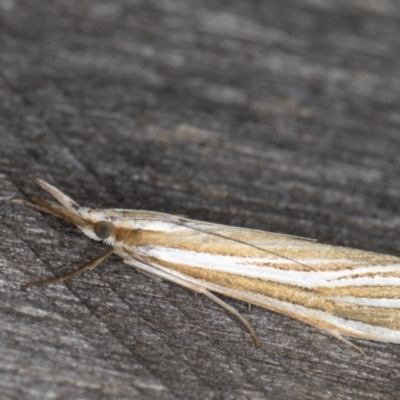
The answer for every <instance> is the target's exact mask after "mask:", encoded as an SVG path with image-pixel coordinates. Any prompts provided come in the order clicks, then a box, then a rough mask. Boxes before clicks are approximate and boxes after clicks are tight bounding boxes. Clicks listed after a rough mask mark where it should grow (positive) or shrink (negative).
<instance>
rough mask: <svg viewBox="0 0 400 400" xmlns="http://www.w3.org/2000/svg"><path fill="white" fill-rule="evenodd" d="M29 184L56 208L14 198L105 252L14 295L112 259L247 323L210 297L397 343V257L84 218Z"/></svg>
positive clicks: (98, 215) (115, 218) (269, 236)
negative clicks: (70, 226) (101, 245)
mask: <svg viewBox="0 0 400 400" xmlns="http://www.w3.org/2000/svg"><path fill="white" fill-rule="evenodd" d="M36 182H37V183H38V184H39V185H40V186H41V187H42V188H43V189H44V190H46V191H47V192H49V193H50V194H51V195H53V196H54V198H55V199H57V200H58V201H59V203H61V205H58V204H56V203H53V202H49V201H47V200H43V199H41V198H36V197H35V198H33V200H32V201H33V202H32V203H31V202H27V201H24V200H20V199H16V200H14V201H15V202H17V203H22V204H25V205H28V206H30V207H33V208H35V209H36V210H39V211H42V212H46V213H50V214H53V215H55V216H57V217H60V218H62V219H64V220H67V221H69V222H72V223H73V224H75V225H76V226H77V227H78V228H80V229H81V230H82V232H83V233H84V234H85V235H86V236H88V237H89V238H91V239H94V240H99V241H103V242H104V243H105V244H107V245H108V246H109V247H108V249H107V250H106V251H105V252H104V253H103V254H101V255H99V256H98V257H96V258H95V259H94V260H92V261H90V262H89V263H88V264H86V265H84V266H83V267H81V268H78V269H77V270H75V271H72V272H70V273H69V274H67V275H65V276H62V277H59V278H50V279H46V280H43V281H38V282H31V283H27V284H25V285H23V286H22V289H23V290H26V289H28V288H30V287H32V286H42V285H47V284H49V283H56V282H63V281H66V280H67V279H70V278H72V277H74V276H77V275H79V274H81V273H82V272H84V271H87V270H92V269H94V268H96V267H97V266H98V265H99V264H100V263H101V262H102V261H103V260H105V259H106V258H107V257H108V256H110V255H111V254H117V255H118V256H120V257H121V258H122V259H123V260H124V262H125V263H126V264H128V265H130V266H132V267H134V268H135V269H136V270H137V271H139V272H141V273H143V274H145V275H147V276H150V277H152V278H157V279H162V280H167V281H171V282H175V283H177V284H178V285H181V286H183V287H185V288H188V289H191V290H193V291H195V292H197V293H202V294H204V295H205V296H207V297H208V298H210V299H211V300H213V301H215V302H216V303H217V304H219V305H220V306H222V307H224V308H225V309H226V310H228V311H229V312H231V313H232V314H234V315H235V316H236V317H237V318H238V319H239V320H240V321H241V322H242V323H243V324H244V325H245V326H246V328H247V329H248V331H249V332H250V334H251V336H252V337H253V340H254V343H255V344H256V346H258V345H259V341H258V338H257V335H256V333H255V332H254V330H253V328H252V327H251V325H250V324H249V322H248V321H247V320H246V319H245V318H244V317H243V316H242V315H241V314H240V313H239V312H238V311H237V310H236V309H234V308H233V307H231V306H230V305H228V304H227V303H225V302H224V301H223V300H221V299H220V298H219V297H217V296H215V295H214V294H212V292H215V293H220V294H222V295H225V296H228V297H232V298H235V299H238V300H242V301H244V302H247V303H249V304H253V305H256V306H260V307H264V308H266V309H268V310H272V311H275V312H278V313H281V314H284V315H287V316H289V317H292V318H295V319H297V320H299V321H302V322H305V323H307V324H309V325H312V326H314V327H317V328H319V329H322V330H324V331H327V332H329V333H330V334H331V335H333V336H335V337H336V338H338V339H340V340H342V341H343V342H345V343H346V344H348V345H350V346H352V347H353V348H355V349H356V350H358V351H359V352H361V353H362V354H364V352H363V350H362V349H361V348H359V347H358V346H356V345H354V344H353V343H351V342H350V341H349V340H347V339H345V338H344V337H343V336H342V335H344V336H350V337H354V338H361V339H368V340H375V341H380V342H391V343H400V258H399V257H394V256H390V255H384V254H378V253H373V252H370V251H362V250H356V249H351V248H346V247H339V246H330V245H325V244H321V243H318V242H316V241H315V240H312V239H306V238H300V237H293V236H288V235H283V234H277V233H271V232H263V231H259V230H251V229H244V228H236V227H231V226H224V225H217V224H212V223H207V222H202V221H196V220H192V219H188V218H183V217H179V216H174V215H170V214H162V213H158V212H151V211H140V210H123V209H91V208H88V207H81V206H80V205H79V204H78V203H76V202H75V201H74V200H72V199H71V198H69V197H68V196H66V195H65V194H64V193H62V192H61V191H60V190H58V189H57V188H55V187H54V186H51V185H50V184H48V183H46V182H44V181H42V180H40V179H37V180H36Z"/></svg>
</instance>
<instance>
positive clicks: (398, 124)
mask: <svg viewBox="0 0 400 400" xmlns="http://www.w3.org/2000/svg"><path fill="white" fill-rule="evenodd" d="M399 19H400V8H399V6H398V4H397V2H396V1H394V0H392V1H391V0H385V1H383V0H380V1H378V0H375V1H374V0H369V1H357V0H348V1H329V0H326V1H320V0H318V1H316V0H303V1H294V0H291V1H289V0H271V1H260V0H252V1H250V0H249V1H230V2H223V1H211V0H203V1H200V0H190V1H182V0H154V1H145V0H135V1H133V0H132V1H129V0H115V1H112V2H111V1H108V2H107V1H103V2H99V1H95V0H85V1H81V0H68V1H66V0H54V1H51V2H32V1H28V0H0V46H1V51H0V102H1V107H0V215H1V219H0V282H1V285H0V318H1V324H0V354H1V357H0V394H1V397H2V398H4V399H22V398H26V399H41V400H42V399H77V398H84V399H116V398H121V399H122V398H127V399H278V400H279V399H288V398H296V399H355V398H357V399H359V398H362V399H374V400H376V399H385V400H386V399H397V397H398V392H399V390H400V367H399V358H400V346H398V345H393V344H383V343H374V342H369V341H362V340H357V341H355V342H356V344H357V345H359V346H361V347H362V348H363V349H364V350H365V351H366V353H367V356H366V357H364V358H360V356H359V355H358V354H357V353H355V352H354V351H353V350H351V349H349V348H347V347H345V346H344V345H343V344H342V343H340V342H338V341H337V340H335V339H334V338H332V337H330V336H327V335H325V334H324V333H322V332H320V331H317V330H315V329H313V328H312V327H308V326H305V325H304V324H302V323H300V322H296V321H294V320H291V319H289V318H286V317H284V316H281V315H277V314H274V313H271V312H268V311H266V310H262V309H258V308H255V309H254V310H253V311H252V313H251V314H247V312H246V305H245V304H243V303H240V302H236V301H231V300H228V302H229V304H231V305H233V306H235V307H236V308H238V309H239V310H240V311H241V312H243V313H244V314H245V315H246V317H247V318H248V319H249V320H250V322H251V323H252V325H253V326H254V328H255V330H256V332H257V333H258V335H259V338H260V340H261V348H260V349H256V348H255V347H254V346H253V345H252V342H251V339H250V338H249V336H248V334H247V332H246V331H245V329H244V328H243V327H242V326H241V325H240V323H238V322H237V321H236V320H235V319H234V318H232V317H231V316H230V315H228V314H227V313H226V312H225V311H224V310H222V309H220V308H218V307H217V306H216V305H214V304H213V303H212V302H211V301H210V300H208V299H206V298H203V297H201V296H200V297H198V298H195V297H194V296H193V294H192V293H190V292H189V291H187V290H185V289H182V288H179V287H177V286H176V285H173V284H169V283H159V282H155V281H153V280H151V279H149V278H147V277H144V276H142V275H139V274H138V273H136V272H135V271H134V270H132V269H130V268H128V267H126V266H124V265H123V264H122V263H121V262H120V261H119V260H118V259H117V258H116V257H115V258H113V257H111V258H110V259H109V260H107V262H105V263H104V265H102V266H101V267H99V268H98V269H97V270H96V271H94V272H93V273H87V274H85V275H83V276H81V277H77V278H76V279H74V280H72V281H70V282H67V283H65V284H60V285H57V286H49V287H46V288H37V289H35V288H33V289H32V290H30V291H28V292H25V293H24V292H20V290H19V288H20V285H21V284H23V283H26V282H27V281H30V280H37V279H43V278H46V277H49V276H54V275H61V274H63V273H65V272H67V271H69V270H71V269H73V268H76V267H77V266H80V265H83V264H84V263H85V262H87V261H88V260H90V259H91V258H93V257H95V256H96V255H98V254H100V253H101V251H102V249H103V248H102V246H101V245H100V244H96V243H93V242H91V241H89V240H88V239H85V238H84V237H83V236H82V235H80V234H79V232H78V231H77V230H76V229H75V228H74V227H72V226H70V225H68V224H67V223H65V222H63V221H58V220H56V219H54V218H52V217H51V216H45V215H42V214H40V213H38V212H36V211H33V210H29V209H25V208H23V207H21V206H18V205H15V204H12V203H11V202H10V200H11V199H12V198H25V199H26V198H29V197H30V196H33V195H38V194H39V193H40V190H39V189H38V188H37V186H36V185H35V184H34V179H35V178H37V177H39V178H42V179H44V180H46V181H49V182H50V183H52V184H54V185H55V186H57V187H59V188H60V189H61V190H63V191H65V192H66V193H67V194H69V195H71V196H72V197H73V198H74V199H76V200H77V201H78V202H79V203H81V204H86V205H88V206H99V207H118V208H143V209H148V210H154V211H160V212H168V213H175V214H181V215H186V216H189V217H191V218H196V219H202V220H206V221H211V222H216V223H225V224H230V225H238V226H243V227H250V228H257V229H263V230H270V231H277V232H282V233H288V234H295V235H301V236H309V237H314V238H318V239H319V240H321V241H323V242H327V243H332V244H340V245H346V246H353V247H358V248H361V249H366V250H372V251H377V252H383V253H388V254H393V255H399V254H400V243H399V236H400V235H399V233H400V218H399V211H400V180H399V168H400V158H399V149H400V136H399V129H400V116H399V115H400V114H399V104H400V72H399V71H400V53H399V49H398V38H399V35H400V24H399V22H400V21H399ZM40 194H41V193H40Z"/></svg>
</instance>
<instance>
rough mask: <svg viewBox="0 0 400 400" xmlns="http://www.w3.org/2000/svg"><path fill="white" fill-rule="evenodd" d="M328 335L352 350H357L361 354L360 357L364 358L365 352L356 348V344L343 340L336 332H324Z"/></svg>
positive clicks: (358, 347)
mask: <svg viewBox="0 0 400 400" xmlns="http://www.w3.org/2000/svg"><path fill="white" fill-rule="evenodd" d="M326 332H328V333H330V334H331V335H332V336H333V337H335V338H336V339H338V340H340V341H341V342H343V343H345V344H347V346H350V347H352V348H353V349H354V350H357V351H358V352H359V353H361V355H363V356H365V355H366V354H365V351H364V350H363V349H362V348H361V347H360V346H357V345H356V344H354V343H352V342H350V340H347V339H345V338H344V337H343V336H342V335H340V334H339V333H336V332H332V331H326Z"/></svg>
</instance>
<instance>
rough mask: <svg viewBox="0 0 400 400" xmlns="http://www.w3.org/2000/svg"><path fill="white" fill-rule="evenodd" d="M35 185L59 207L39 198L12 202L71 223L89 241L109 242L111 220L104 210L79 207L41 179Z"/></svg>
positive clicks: (111, 229)
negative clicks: (51, 197)
mask: <svg viewBox="0 0 400 400" xmlns="http://www.w3.org/2000/svg"><path fill="white" fill-rule="evenodd" d="M36 183H37V184H38V185H39V186H40V187H41V188H42V189H44V190H46V191H47V192H49V193H50V194H51V195H52V196H53V197H54V198H55V199H56V200H58V202H59V203H60V204H61V205H60V204H56V203H54V202H52V201H47V200H44V199H42V198H40V197H34V198H33V199H32V202H28V201H25V200H20V199H15V200H13V201H14V202H15V203H20V204H21V203H22V204H25V205H28V206H29V207H32V208H35V209H36V210H39V211H42V212H46V213H49V214H52V215H55V216H56V217H59V218H62V219H64V220H66V221H68V222H71V223H73V224H74V225H76V226H77V227H78V228H80V229H81V230H82V232H83V233H84V234H85V235H86V236H89V237H90V238H91V239H94V240H104V241H106V242H107V241H110V240H111V238H112V235H113V231H114V226H113V223H112V218H110V217H109V216H108V215H107V212H106V210H92V209H90V208H88V207H81V206H80V205H79V204H78V203H77V202H76V201H75V200H73V199H71V198H70V197H68V196H67V195H65V194H64V193H63V192H61V191H60V190H59V189H57V188H56V187H54V186H52V185H50V184H49V183H47V182H45V181H42V180H41V179H36Z"/></svg>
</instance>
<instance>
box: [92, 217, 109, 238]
mask: <svg viewBox="0 0 400 400" xmlns="http://www.w3.org/2000/svg"><path fill="white" fill-rule="evenodd" d="M93 230H94V233H95V234H96V236H97V237H98V238H100V239H107V238H108V237H110V235H111V232H112V230H113V225H112V223H111V222H108V221H99V222H96V223H95V224H94V227H93Z"/></svg>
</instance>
